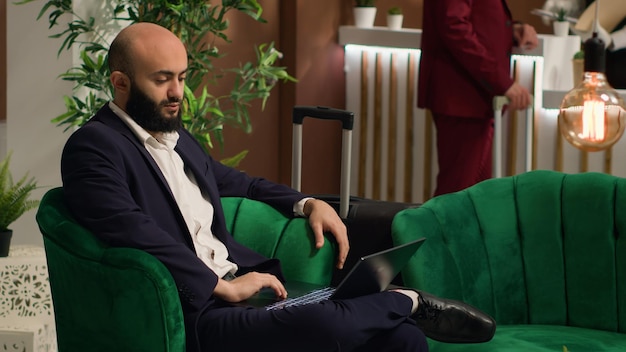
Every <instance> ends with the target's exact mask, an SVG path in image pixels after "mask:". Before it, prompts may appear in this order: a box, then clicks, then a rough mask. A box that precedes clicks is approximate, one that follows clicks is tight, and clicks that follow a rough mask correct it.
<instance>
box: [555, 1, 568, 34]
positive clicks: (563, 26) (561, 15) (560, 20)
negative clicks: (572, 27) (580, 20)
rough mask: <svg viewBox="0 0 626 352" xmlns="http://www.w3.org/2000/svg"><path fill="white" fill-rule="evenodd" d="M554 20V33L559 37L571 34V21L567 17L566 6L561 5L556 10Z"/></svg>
mask: <svg viewBox="0 0 626 352" xmlns="http://www.w3.org/2000/svg"><path fill="white" fill-rule="evenodd" d="M555 14H556V17H555V19H554V22H552V28H553V29H554V35H556V36H557V37H566V36H567V35H568V34H569V23H567V20H566V19H565V16H566V15H567V11H565V9H564V8H562V7H559V8H558V9H557V10H556V12H555Z"/></svg>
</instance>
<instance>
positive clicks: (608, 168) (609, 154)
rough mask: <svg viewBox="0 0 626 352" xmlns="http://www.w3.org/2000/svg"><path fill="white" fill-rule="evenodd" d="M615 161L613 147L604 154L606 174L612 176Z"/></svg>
mask: <svg viewBox="0 0 626 352" xmlns="http://www.w3.org/2000/svg"><path fill="white" fill-rule="evenodd" d="M612 159H613V147H611V148H609V149H607V150H606V151H605V152H604V165H603V166H604V173H606V174H611V171H612V167H611V161H612Z"/></svg>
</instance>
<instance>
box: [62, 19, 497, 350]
mask: <svg viewBox="0 0 626 352" xmlns="http://www.w3.org/2000/svg"><path fill="white" fill-rule="evenodd" d="M108 59H109V67H110V70H111V74H110V79H111V83H112V84H113V87H114V91H115V97H114V100H113V101H111V102H109V103H108V104H106V105H105V106H104V107H102V109H101V110H100V111H98V113H97V114H96V115H95V116H94V117H93V118H92V119H91V120H90V121H89V122H88V123H86V124H85V125H84V126H83V127H81V128H80V129H78V130H77V131H76V132H74V133H73V134H72V136H71V137H70V138H69V140H68V142H67V144H66V146H65V148H64V150H63V156H62V161H61V171H62V178H63V189H64V196H65V200H66V203H67V205H68V207H69V209H70V210H71V212H72V214H73V215H74V216H75V218H76V220H77V221H78V222H80V223H81V224H83V225H84V226H85V227H86V228H88V229H89V230H91V231H92V232H93V233H94V234H95V235H96V236H97V237H98V238H100V239H101V240H102V241H104V242H106V243H107V244H109V245H111V246H118V247H132V248H138V249H141V250H144V251H146V252H148V253H150V254H152V255H153V256H155V257H156V258H157V259H159V260H160V261H161V262H163V264H164V265H165V266H166V267H167V269H168V270H169V271H170V272H171V274H172V277H173V278H174V281H175V283H176V286H177V287H178V291H179V296H180V301H181V305H182V309H183V315H184V318H185V331H186V335H187V346H186V349H187V351H339V350H341V351H426V350H427V349H428V347H427V344H426V339H425V336H424V333H427V334H428V335H429V336H432V337H435V338H438V339H440V340H444V341H449V342H480V341H486V340H489V339H491V337H492V336H493V333H494V330H495V323H494V322H493V320H492V319H491V318H490V317H488V316H487V315H485V314H483V313H482V312H480V311H478V310H476V309H474V308H472V307H469V306H467V305H464V304H463V303H461V302H456V301H449V300H444V299H439V298H437V297H433V296H431V295H428V294H426V293H423V292H419V291H416V290H409V289H397V290H392V291H385V292H381V293H378V294H373V295H368V296H363V297H358V298H354V299H347V300H336V301H335V300H329V301H325V302H322V303H319V304H313V305H308V306H301V307H288V308H285V309H282V310H274V311H268V310H265V309H258V308H250V307H241V306H237V305H235V304H234V303H237V302H241V301H243V300H245V299H247V298H249V297H251V296H252V295H253V294H255V293H256V292H258V291H259V290H260V289H262V288H269V289H271V290H273V291H274V293H275V294H276V296H277V297H278V298H279V299H282V298H285V297H286V296H287V292H286V290H285V287H284V286H283V281H284V280H283V276H282V273H281V269H280V263H279V262H278V261H277V260H275V259H267V258H264V257H262V256H261V255H259V254H257V253H255V252H253V251H252V250H250V249H248V248H246V247H244V246H242V245H240V244H238V243H237V242H236V241H235V240H234V239H233V237H232V236H231V235H230V234H229V233H228V231H227V230H226V226H225V220H224V214H223V210H222V208H221V203H220V197H227V196H238V197H248V198H251V199H255V200H259V201H262V202H265V203H267V204H270V205H272V206H273V207H275V208H276V209H278V210H280V211H281V212H283V213H284V214H286V215H289V216H306V217H308V219H309V223H310V224H311V227H312V228H313V231H314V233H315V238H316V244H317V245H318V246H321V245H322V244H323V241H324V237H323V232H330V233H332V234H333V235H334V237H335V238H336V240H337V243H338V247H339V250H338V263H337V265H338V267H342V266H343V262H344V260H345V258H346V255H347V253H348V249H349V245H348V240H347V235H346V227H345V226H344V224H343V222H342V221H341V219H340V218H339V217H338V216H337V213H336V212H335V211H334V210H333V209H332V208H331V207H330V206H329V205H328V204H327V203H325V202H323V201H321V200H317V199H313V198H309V197H306V196H305V195H303V194H301V193H299V192H296V191H295V190H293V189H291V188H289V187H287V186H285V185H279V184H275V183H272V182H269V181H267V180H264V179H262V178H255V177H250V176H248V175H246V174H245V173H242V172H240V171H237V170H235V169H232V168H229V167H226V166H224V165H222V164H221V163H219V162H217V161H215V160H213V159H212V158H211V157H210V156H209V155H207V154H206V153H205V152H204V150H203V149H202V148H201V146H200V145H199V144H198V142H197V141H196V140H195V139H194V138H193V136H192V135H191V134H190V133H189V132H187V131H186V130H185V129H183V128H182V122H181V109H182V107H181V104H182V98H183V90H184V85H185V77H186V75H187V67H188V66H187V53H186V50H185V47H184V45H183V44H182V43H181V41H180V40H179V39H178V38H177V37H176V36H175V35H174V34H173V33H171V32H170V31H169V30H167V29H165V28H163V27H160V26H158V25H155V24H150V23H138V24H134V25H131V26H129V27H127V28H125V29H124V30H122V31H121V32H120V34H119V35H118V36H117V37H116V38H115V40H114V41H113V43H112V44H111V48H110V50H109V57H108ZM259 236H263V234H262V233H260V234H259Z"/></svg>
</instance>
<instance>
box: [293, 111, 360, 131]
mask: <svg viewBox="0 0 626 352" xmlns="http://www.w3.org/2000/svg"><path fill="white" fill-rule="evenodd" d="M305 117H314V118H318V119H324V120H338V121H341V126H342V128H343V129H344V130H352V128H353V126H354V113H353V112H352V111H346V110H339V109H334V108H329V107H326V106H295V107H294V108H293V123H294V124H297V125H302V121H303V120H304V118H305Z"/></svg>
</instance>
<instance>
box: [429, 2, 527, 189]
mask: <svg viewBox="0 0 626 352" xmlns="http://www.w3.org/2000/svg"><path fill="white" fill-rule="evenodd" d="M515 45H517V46H522V47H524V48H526V49H531V48H534V47H535V46H537V34H536V32H535V29H534V28H533V27H532V26H530V25H527V24H522V23H518V22H514V21H513V20H512V17H511V12H510V11H509V8H508V6H507V4H506V2H505V0H425V1H424V11H423V31H422V54H421V61H420V72H419V88H418V106H419V107H420V108H425V109H429V110H430V111H431V113H432V116H433V119H434V122H435V126H436V130H437V159H438V165H439V174H438V175H437V187H436V189H435V195H440V194H444V193H450V192H456V191H459V190H462V189H464V188H467V187H469V186H471V185H473V184H475V183H477V182H480V181H482V180H485V179H487V178H490V177H491V164H492V138H493V110H492V100H493V97H494V96H498V95H505V96H506V97H508V98H509V100H510V102H509V105H508V108H509V109H524V108H526V107H527V106H529V105H530V103H531V96H530V94H529V92H528V90H527V89H526V88H524V87H523V86H521V85H519V84H518V83H516V82H514V81H513V79H512V78H511V74H510V55H511V50H512V48H513V46H515Z"/></svg>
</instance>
